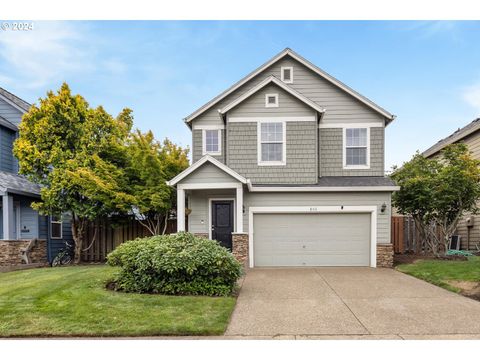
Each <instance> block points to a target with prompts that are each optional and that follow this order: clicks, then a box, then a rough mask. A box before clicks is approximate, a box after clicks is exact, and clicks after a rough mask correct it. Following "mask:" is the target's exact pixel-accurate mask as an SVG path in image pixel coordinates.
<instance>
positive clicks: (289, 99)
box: [228, 84, 315, 118]
mask: <svg viewBox="0 0 480 360" xmlns="http://www.w3.org/2000/svg"><path fill="white" fill-rule="evenodd" d="M266 94H278V107H265V96H266ZM263 116H269V117H270V116H273V117H276V116H315V111H314V110H313V109H312V108H310V107H309V106H307V105H305V103H303V102H302V101H300V100H298V99H297V98H296V97H294V96H292V95H290V94H289V93H287V92H286V91H285V90H283V89H281V88H279V87H278V86H277V85H274V84H271V85H267V86H265V87H264V88H263V89H261V90H259V91H258V92H256V93H255V94H253V95H252V96H250V97H249V98H247V99H246V100H244V101H243V102H242V103H241V104H239V105H237V106H236V107H234V108H233V109H232V110H230V111H229V112H228V117H229V118H232V117H263Z"/></svg>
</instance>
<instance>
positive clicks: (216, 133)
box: [203, 129, 222, 155]
mask: <svg viewBox="0 0 480 360" xmlns="http://www.w3.org/2000/svg"><path fill="white" fill-rule="evenodd" d="M205 154H209V155H221V154H222V130H220V129H212V130H210V129H204V130H203V155H205Z"/></svg>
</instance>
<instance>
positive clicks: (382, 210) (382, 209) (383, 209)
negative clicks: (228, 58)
mask: <svg viewBox="0 0 480 360" xmlns="http://www.w3.org/2000/svg"><path fill="white" fill-rule="evenodd" d="M385 210H387V204H385V203H383V204H382V207H381V208H380V211H381V212H382V213H384V212H385Z"/></svg>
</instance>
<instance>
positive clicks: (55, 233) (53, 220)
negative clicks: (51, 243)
mask: <svg viewBox="0 0 480 360" xmlns="http://www.w3.org/2000/svg"><path fill="white" fill-rule="evenodd" d="M62 230H63V229H62V218H61V217H60V216H51V217H50V237H51V238H52V239H61V238H62Z"/></svg>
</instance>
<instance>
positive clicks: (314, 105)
mask: <svg viewBox="0 0 480 360" xmlns="http://www.w3.org/2000/svg"><path fill="white" fill-rule="evenodd" d="M270 83H274V84H275V85H277V86H278V87H280V88H281V89H283V90H285V91H286V92H288V93H289V94H290V95H292V96H294V97H296V98H297V99H298V100H300V101H302V102H304V103H305V104H307V105H308V106H310V107H311V108H313V109H315V110H316V111H318V112H321V113H323V112H325V108H323V107H321V106H320V105H318V104H317V103H316V102H314V101H312V100H310V99H309V98H307V97H306V96H304V95H302V94H300V93H299V92H298V91H296V90H294V89H293V88H291V87H290V86H288V85H287V84H285V83H284V82H283V81H281V80H279V79H277V78H276V77H275V76H269V77H267V78H266V79H265V80H263V81H262V82H260V83H259V84H257V85H256V86H254V87H253V88H251V89H250V90H248V91H247V92H245V93H244V94H243V95H241V96H239V97H238V98H236V99H235V100H233V101H232V102H231V103H229V104H228V105H226V106H225V107H223V108H222V109H219V113H220V114H225V113H226V112H228V111H230V110H231V109H233V108H234V107H235V106H237V105H238V104H240V103H241V102H243V101H244V100H245V99H247V98H249V97H250V96H252V95H253V94H255V93H256V92H257V91H258V90H260V89H262V88H263V87H265V86H266V85H268V84H270Z"/></svg>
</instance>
